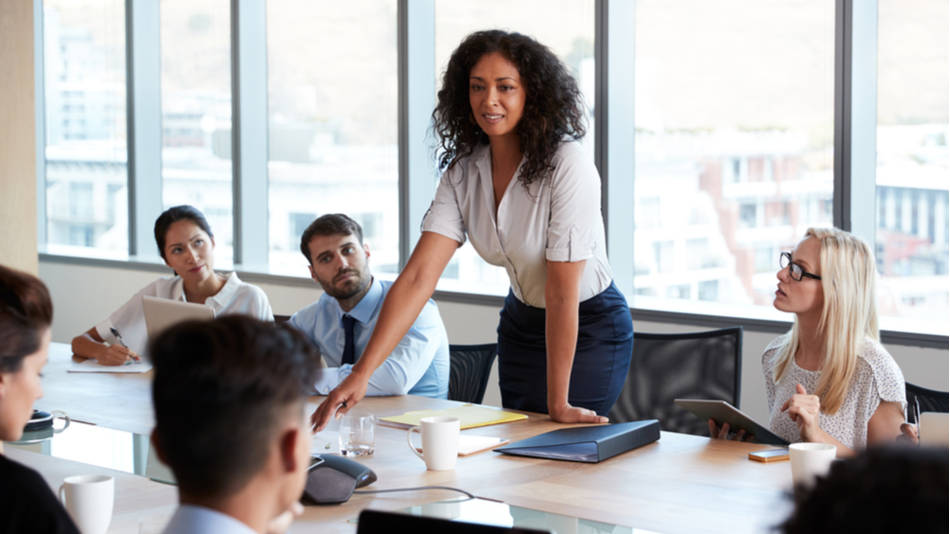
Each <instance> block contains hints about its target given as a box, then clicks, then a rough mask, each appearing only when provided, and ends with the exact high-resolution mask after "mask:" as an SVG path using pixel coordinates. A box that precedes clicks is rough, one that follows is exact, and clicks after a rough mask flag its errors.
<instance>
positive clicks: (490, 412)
mask: <svg viewBox="0 0 950 534" xmlns="http://www.w3.org/2000/svg"><path fill="white" fill-rule="evenodd" d="M437 415H441V416H447V417H458V418H459V426H460V427H461V429H462V430H465V429H466V428H476V427H480V426H488V425H498V424H501V423H510V422H512V421H520V420H522V419H527V418H528V416H527V415H524V414H521V413H514V412H506V411H504V410H502V409H501V408H495V407H493V406H482V405H481V404H463V405H461V406H456V407H454V408H445V409H443V410H415V411H411V412H406V413H404V414H402V415H391V416H388V417H380V418H379V423H380V424H382V425H386V426H394V427H397V428H410V427H413V426H418V425H419V423H420V421H421V419H422V418H423V417H432V416H437Z"/></svg>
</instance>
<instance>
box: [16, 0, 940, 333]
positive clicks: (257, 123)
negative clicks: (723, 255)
mask: <svg viewBox="0 0 950 534" xmlns="http://www.w3.org/2000/svg"><path fill="white" fill-rule="evenodd" d="M595 2H596V3H595V42H594V61H595V102H597V105H596V106H595V110H594V123H595V128H594V130H593V131H592V132H591V133H592V134H593V135H594V136H595V139H594V147H595V148H594V154H595V164H596V166H597V168H598V170H599V171H600V174H601V179H602V184H601V188H602V189H601V198H602V209H603V214H604V218H605V226H606V231H607V247H608V251H609V258H610V263H611V266H612V267H613V270H614V273H615V276H616V277H617V278H616V279H615V282H616V283H617V285H618V287H619V288H620V289H621V291H623V292H624V293H625V294H631V293H632V291H633V288H634V284H633V276H634V275H633V270H632V269H630V268H629V266H631V265H633V264H634V258H633V254H634V251H633V245H632V240H630V238H629V235H627V234H626V233H625V232H622V231H618V230H616V229H620V228H633V227H634V224H633V223H634V214H633V210H631V209H629V206H630V203H631V202H632V199H633V187H634V182H635V180H636V177H635V171H634V169H635V165H634V164H635V161H634V158H635V155H634V154H635V152H634V129H633V128H631V127H630V125H631V124H634V63H635V61H636V59H635V57H636V56H635V54H632V53H615V54H611V53H610V51H611V50H633V49H634V43H635V36H634V32H632V31H630V21H632V20H633V17H634V16H635V12H636V7H635V3H633V2H611V1H609V0H595ZM33 6H34V25H35V28H34V35H35V37H34V42H35V50H36V53H35V55H34V61H35V73H36V74H35V99H36V132H37V133H36V139H37V143H36V146H37V156H36V161H37V193H38V194H37V208H38V209H37V219H38V221H37V222H38V226H37V228H38V239H39V243H40V244H41V248H40V254H39V256H40V260H42V261H55V262H64V263H80V264H84V265H108V266H113V267H114V266H116V265H117V264H118V265H125V266H128V267H130V268H133V269H145V270H155V271H158V272H167V269H166V268H165V266H164V265H163V264H162V262H161V260H160V258H159V256H158V253H157V251H156V250H155V248H154V247H152V246H150V242H151V240H152V235H151V230H152V221H154V219H155V218H156V217H157V216H158V214H159V213H161V211H162V205H161V198H162V195H161V187H162V186H161V132H162V127H161V126H162V116H161V83H160V82H161V68H160V67H161V57H160V42H159V24H160V17H159V16H158V15H159V13H158V11H159V7H158V3H154V2H141V1H136V0H125V22H126V92H127V113H126V115H127V146H128V154H127V158H128V159H127V161H128V184H129V187H128V213H129V248H128V257H127V258H117V259H101V258H97V257H92V256H91V255H90V256H80V255H63V254H57V253H52V252H47V251H46V250H45V247H46V242H47V220H46V219H47V217H46V215H47V210H46V172H45V167H46V165H45V148H46V142H45V121H44V115H45V94H44V85H45V80H44V68H43V64H44V33H43V25H44V21H43V0H34V2H33ZM230 9H231V69H232V77H231V94H232V125H233V132H234V133H233V135H232V144H233V146H232V154H233V156H232V194H233V199H234V202H233V210H234V213H233V225H234V226H233V235H234V267H235V270H236V271H238V272H239V273H240V275H241V277H242V278H244V279H246V280H249V281H263V282H271V283H279V284H286V285H296V284H297V283H298V282H299V281H300V280H303V279H304V278H303V277H293V276H282V275H273V274H269V273H268V270H267V265H268V254H269V250H268V237H269V236H268V231H267V223H268V213H267V211H268V202H267V201H266V198H267V195H268V179H267V158H268V155H267V148H266V147H267V142H268V129H267V124H268V123H267V57H266V44H267V43H266V39H267V37H266V0H231V2H230ZM877 10H878V6H877V1H876V0H875V1H872V2H858V1H855V0H836V1H835V36H834V39H835V45H834V46H835V87H834V100H835V106H834V109H835V111H834V192H833V200H832V203H833V221H834V225H835V226H836V227H838V228H842V229H844V230H848V231H851V232H853V233H855V234H857V235H858V236H860V237H861V238H862V239H864V240H865V241H866V242H868V243H874V242H875V229H876V224H875V222H876V220H875V218H876V216H877V211H878V206H877V204H876V202H875V196H874V195H875V187H876V183H875V180H852V176H874V175H875V172H876V165H877V163H876V160H875V154H876V120H877V118H876V104H877V102H876V101H877V73H876V63H877V16H878V11H877ZM396 19H397V20H396V24H397V35H398V39H397V43H398V44H397V46H398V61H399V65H398V84H399V89H398V118H399V124H398V128H399V134H398V144H399V147H398V154H399V163H398V169H399V170H398V172H399V176H398V184H399V226H400V228H399V236H400V243H399V252H400V254H399V264H400V266H404V265H405V264H406V261H407V260H408V258H409V255H410V254H411V252H412V246H413V245H414V244H415V242H416V241H417V240H418V238H419V236H420V230H419V223H420V221H421V220H422V217H423V215H424V213H425V210H426V209H427V207H428V204H429V201H430V200H431V197H432V193H433V190H434V184H433V180H432V177H433V176H435V173H436V169H435V162H434V160H433V158H432V155H431V152H430V148H429V147H430V144H431V135H430V133H429V114H430V113H431V106H432V102H433V101H434V99H435V91H434V88H433V84H432V80H433V79H434V76H435V72H434V60H433V56H434V46H435V44H434V32H435V27H434V20H435V6H434V0H411V1H410V0H398V7H397V16H396ZM255 147H264V148H263V149H262V150H261V149H257V148H255ZM252 177H260V178H259V179H254V178H252ZM612 178H613V179H612ZM261 199H265V200H264V201H263V202H262V201H261ZM612 229H615V231H611V230H612ZM382 278H387V276H386V275H383V276H382ZM306 283H307V284H309V283H310V282H309V280H306ZM436 298H439V299H444V300H447V301H454V302H465V303H472V304H485V305H492V306H500V305H501V303H502V301H503V298H502V297H500V296H497V295H487V294H483V293H468V292H458V291H443V290H437V291H436ZM631 314H632V315H633V318H634V319H635V320H644V321H650V322H663V323H671V324H688V325H695V326H709V327H723V326H731V325H736V324H740V325H743V326H745V327H746V328H749V329H752V330H756V331H765V332H784V331H786V330H787V329H788V326H789V322H788V321H776V320H767V319H758V318H753V317H743V316H728V315H705V314H698V313H685V312H680V311H670V310H663V309H638V308H631ZM881 336H882V340H883V341H884V342H886V343H895V344H902V345H915V346H921V347H934V348H945V347H946V344H947V339H948V336H945V335H939V334H924V333H918V332H909V331H893V330H884V331H882V332H881Z"/></svg>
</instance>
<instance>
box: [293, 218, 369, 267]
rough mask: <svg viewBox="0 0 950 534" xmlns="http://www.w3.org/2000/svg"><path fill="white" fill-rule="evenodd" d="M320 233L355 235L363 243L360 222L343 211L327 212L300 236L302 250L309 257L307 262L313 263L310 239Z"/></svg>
mask: <svg viewBox="0 0 950 534" xmlns="http://www.w3.org/2000/svg"><path fill="white" fill-rule="evenodd" d="M318 235H355V236H356V239H357V240H358V241H359V242H360V245H362V244H363V229H362V228H361V227H360V225H359V223H358V222H356V221H354V220H353V219H351V218H349V217H347V216H346V215H344V214H342V213H327V214H326V215H321V216H319V217H317V219H316V220H315V221H313V222H312V223H310V226H308V227H307V229H306V230H304V231H303V235H302V236H300V252H302V253H303V255H304V257H305V258H307V263H313V258H311V257H310V240H311V239H313V237H314V236H318Z"/></svg>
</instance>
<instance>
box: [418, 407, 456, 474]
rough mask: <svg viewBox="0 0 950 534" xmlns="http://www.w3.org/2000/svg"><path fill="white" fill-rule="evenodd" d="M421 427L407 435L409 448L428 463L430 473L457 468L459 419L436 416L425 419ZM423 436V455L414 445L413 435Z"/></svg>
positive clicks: (427, 467)
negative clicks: (419, 434)
mask: <svg viewBox="0 0 950 534" xmlns="http://www.w3.org/2000/svg"><path fill="white" fill-rule="evenodd" d="M419 422H420V425H419V426H414V427H412V428H410V429H409V432H407V433H406V442H407V443H409V448H410V449H411V450H412V452H414V453H415V454H416V456H418V457H419V458H422V460H423V461H425V463H426V469H429V470H430V471H445V470H447V469H454V468H455V460H456V459H457V458H458V454H459V418H458V417H446V416H434V417H423V418H422V419H420V420H419ZM413 432H420V433H421V434H422V453H421V454H420V453H419V451H417V450H416V447H415V446H414V445H413V444H412V433H413Z"/></svg>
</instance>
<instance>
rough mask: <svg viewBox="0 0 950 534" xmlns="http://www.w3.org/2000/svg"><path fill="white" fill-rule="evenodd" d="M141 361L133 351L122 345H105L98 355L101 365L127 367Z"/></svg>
mask: <svg viewBox="0 0 950 534" xmlns="http://www.w3.org/2000/svg"><path fill="white" fill-rule="evenodd" d="M140 359H141V357H140V356H139V355H138V354H136V353H135V352H133V351H132V349H130V348H128V347H123V346H122V345H103V347H102V350H101V351H100V352H99V353H98V354H96V361H97V362H99V365H125V364H126V363H129V362H132V361H139V360H140Z"/></svg>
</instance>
